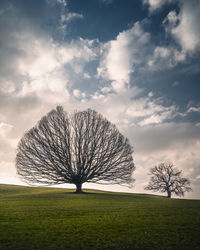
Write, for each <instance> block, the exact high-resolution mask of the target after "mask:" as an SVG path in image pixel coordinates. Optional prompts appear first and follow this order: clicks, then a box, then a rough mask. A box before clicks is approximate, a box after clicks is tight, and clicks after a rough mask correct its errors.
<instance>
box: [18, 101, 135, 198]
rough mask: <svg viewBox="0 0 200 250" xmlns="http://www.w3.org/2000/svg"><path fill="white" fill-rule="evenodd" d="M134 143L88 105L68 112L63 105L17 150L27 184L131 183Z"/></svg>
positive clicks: (43, 119)
mask: <svg viewBox="0 0 200 250" xmlns="http://www.w3.org/2000/svg"><path fill="white" fill-rule="evenodd" d="M132 153H133V150H132V147H131V146H130V144H129V141H128V139H127V138H125V137H124V136H123V135H122V134H121V133H120V132H119V131H118V129H117V128H116V126H115V125H113V124H111V123H110V122H109V121H108V120H106V119H105V118H103V117H102V115H100V114H98V113H97V112H96V111H94V110H91V109H88V110H86V111H82V112H74V113H73V114H71V115H69V114H67V113H66V112H65V111H64V110H63V108H62V107H61V106H58V107H57V108H56V109H55V110H52V111H51V112H49V113H48V114H47V115H46V116H44V117H43V118H42V119H41V120H40V121H39V122H38V124H37V125H36V126H35V127H33V128H32V129H30V130H29V131H28V132H26V133H25V134H24V136H23V137H22V139H21V140H20V142H19V144H18V148H17V156H16V168H17V173H18V174H19V175H20V176H21V177H22V179H23V180H24V181H26V182H27V183H30V184H31V183H35V184H37V183H42V184H48V185H52V184H61V183H73V184H75V185H76V192H77V193H80V192H82V184H83V183H84V182H93V183H100V184H125V183H128V184H131V183H132V182H133V181H134V179H133V178H132V173H133V171H134V170H135V166H134V163H133V158H132Z"/></svg>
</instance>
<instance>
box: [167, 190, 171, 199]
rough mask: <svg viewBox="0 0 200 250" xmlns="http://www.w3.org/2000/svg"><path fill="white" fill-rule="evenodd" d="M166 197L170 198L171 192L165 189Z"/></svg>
mask: <svg viewBox="0 0 200 250" xmlns="http://www.w3.org/2000/svg"><path fill="white" fill-rule="evenodd" d="M167 198H171V192H170V191H169V190H167Z"/></svg>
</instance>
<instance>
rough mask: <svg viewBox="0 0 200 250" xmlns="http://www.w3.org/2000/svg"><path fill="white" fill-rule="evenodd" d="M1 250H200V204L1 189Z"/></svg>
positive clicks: (99, 193) (108, 194)
mask: <svg viewBox="0 0 200 250" xmlns="http://www.w3.org/2000/svg"><path fill="white" fill-rule="evenodd" d="M0 249H1V250H4V249H6V250H7V249H15V250H16V249H20V250H23V249H28V250H32V249H181V250H182V249H187V250H189V249H192V250H193V249H200V200H180V199H167V198H165V197H160V196H153V195H143V194H124V193H112V192H103V191H97V190H93V191H91V190H90V191H89V190H88V193H85V194H74V193H73V190H66V189H59V188H35V187H22V186H12V185H0Z"/></svg>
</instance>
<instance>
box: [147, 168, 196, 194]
mask: <svg viewBox="0 0 200 250" xmlns="http://www.w3.org/2000/svg"><path fill="white" fill-rule="evenodd" d="M149 175H152V177H151V179H150V182H149V184H148V185H147V186H146V187H145V190H152V191H155V192H157V191H160V192H163V193H164V192H167V197H168V198H171V194H172V193H175V194H176V195H178V196H184V193H185V192H189V191H191V190H192V189H191V188H190V187H189V186H190V181H189V180H188V179H187V178H183V177H182V171H179V170H178V169H176V168H174V166H173V164H171V163H169V164H167V163H161V164H159V165H158V166H155V167H154V168H151V169H150V173H149Z"/></svg>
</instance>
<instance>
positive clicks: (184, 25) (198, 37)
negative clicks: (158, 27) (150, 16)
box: [164, 0, 200, 52]
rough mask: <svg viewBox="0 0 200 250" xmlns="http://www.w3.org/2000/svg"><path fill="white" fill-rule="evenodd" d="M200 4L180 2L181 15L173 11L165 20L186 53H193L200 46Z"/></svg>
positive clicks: (194, 1) (194, 0)
mask: <svg viewBox="0 0 200 250" xmlns="http://www.w3.org/2000/svg"><path fill="white" fill-rule="evenodd" d="M199 23H200V2H199V1H198V0H191V1H180V13H179V15H177V14H176V12H175V11H171V12H170V13H169V14H168V16H167V18H166V19H165V20H164V24H165V25H166V30H167V32H169V33H170V34H171V35H172V36H173V37H174V38H175V40H176V41H177V43H178V44H179V45H180V46H181V48H182V49H183V50H184V51H185V52H193V51H195V50H196V49H198V48H199V46H200V30H199Z"/></svg>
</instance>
